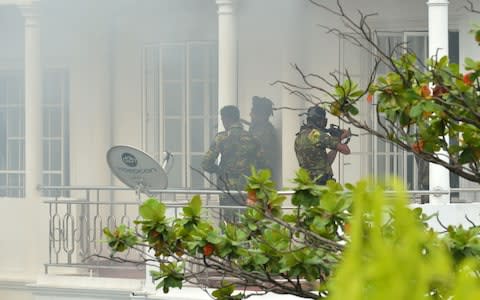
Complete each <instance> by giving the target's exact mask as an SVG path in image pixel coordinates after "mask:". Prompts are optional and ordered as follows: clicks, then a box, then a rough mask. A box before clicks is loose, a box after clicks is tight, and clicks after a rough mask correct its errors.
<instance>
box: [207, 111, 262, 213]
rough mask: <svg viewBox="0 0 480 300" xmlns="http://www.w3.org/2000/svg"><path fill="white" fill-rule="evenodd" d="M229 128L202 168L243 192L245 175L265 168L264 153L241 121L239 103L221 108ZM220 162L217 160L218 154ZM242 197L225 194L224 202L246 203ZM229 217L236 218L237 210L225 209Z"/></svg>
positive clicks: (224, 186)
mask: <svg viewBox="0 0 480 300" xmlns="http://www.w3.org/2000/svg"><path fill="white" fill-rule="evenodd" d="M220 116H221V119H222V123H223V127H224V128H225V131H222V132H219V133H218V134H217V135H216V136H215V139H214V141H213V142H212V144H211V145H210V149H209V150H208V151H207V153H205V155H204V157H203V161H202V168H203V169H204V170H205V171H207V172H209V173H213V174H216V175H217V179H218V185H219V187H220V188H222V189H224V190H226V191H243V190H244V189H245V185H246V178H245V176H248V175H250V168H251V166H257V165H258V164H260V165H261V166H262V167H263V165H262V163H261V162H262V161H263V154H262V151H261V148H260V144H259V142H258V141H257V140H256V139H255V138H254V137H253V136H252V135H251V134H250V133H248V132H247V131H246V130H244V129H243V127H242V124H241V123H240V112H239V110H238V108H237V107H236V106H233V105H227V106H225V107H223V108H222V109H221V110H220ZM219 156H220V157H221V158H220V163H219V164H218V165H217V164H216V163H215V161H216V160H217V158H218V157H219ZM244 204H245V203H244V201H243V200H242V198H241V197H238V196H235V195H231V194H228V195H222V196H221V197H220V205H225V206H238V205H244ZM223 215H224V218H225V220H227V221H231V222H232V221H234V220H235V210H234V209H225V208H224V209H223Z"/></svg>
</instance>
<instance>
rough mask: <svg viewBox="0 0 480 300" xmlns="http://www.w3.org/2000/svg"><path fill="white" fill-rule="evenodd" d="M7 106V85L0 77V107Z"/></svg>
mask: <svg viewBox="0 0 480 300" xmlns="http://www.w3.org/2000/svg"><path fill="white" fill-rule="evenodd" d="M5 104H7V85H6V82H5V79H4V77H3V76H0V105H5Z"/></svg>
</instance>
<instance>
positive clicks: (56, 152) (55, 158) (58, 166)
mask: <svg viewBox="0 0 480 300" xmlns="http://www.w3.org/2000/svg"><path fill="white" fill-rule="evenodd" d="M50 150H51V151H52V152H51V153H50V159H51V161H50V166H51V170H56V171H61V170H62V146H61V144H60V141H58V140H56V141H51V143H50Z"/></svg>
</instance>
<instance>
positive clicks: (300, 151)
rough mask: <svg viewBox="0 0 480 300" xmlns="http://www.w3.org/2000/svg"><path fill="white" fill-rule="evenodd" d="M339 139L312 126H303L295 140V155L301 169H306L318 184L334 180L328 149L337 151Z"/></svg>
mask: <svg viewBox="0 0 480 300" xmlns="http://www.w3.org/2000/svg"><path fill="white" fill-rule="evenodd" d="M338 143H339V138H336V137H332V136H330V135H329V134H328V133H327V132H324V131H321V130H320V129H318V128H315V127H311V126H303V127H302V128H301V129H300V132H299V133H297V137H296V138H295V154H296V155H297V160H298V163H299V165H300V167H302V168H304V169H306V170H307V171H308V172H309V173H310V176H311V177H312V178H313V179H316V183H317V184H321V185H323V184H325V183H326V181H327V180H328V179H332V177H333V172H332V167H331V166H330V164H329V163H328V159H327V151H326V149H327V148H329V149H335V148H336V146H337V144H338Z"/></svg>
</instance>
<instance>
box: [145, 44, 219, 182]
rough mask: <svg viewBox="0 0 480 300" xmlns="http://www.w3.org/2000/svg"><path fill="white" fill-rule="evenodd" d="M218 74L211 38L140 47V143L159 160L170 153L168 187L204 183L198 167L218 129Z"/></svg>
mask: <svg viewBox="0 0 480 300" xmlns="http://www.w3.org/2000/svg"><path fill="white" fill-rule="evenodd" d="M217 73H218V72H217V45H216V43H214V42H185V43H171V44H162V45H152V46H147V47H145V50H144V76H143V77H144V100H145V101H144V104H145V107H144V116H145V120H144V121H145V122H144V124H145V127H144V139H145V141H144V145H145V148H146V150H147V152H149V153H150V154H152V155H153V157H154V158H155V159H157V160H158V161H159V162H160V163H161V162H162V159H163V155H164V152H167V151H168V152H170V153H171V154H172V155H173V164H172V167H171V169H170V170H169V172H168V182H169V184H168V185H169V187H177V188H179V187H192V188H201V187H206V186H208V181H207V180H206V178H205V177H204V176H203V173H202V172H201V171H200V170H201V160H202V156H203V155H204V153H205V151H206V150H207V149H208V147H209V144H210V142H211V140H212V138H213V137H214V136H215V134H216V132H217V110H218V109H217V103H218V102H217V85H218V78H217ZM198 171H200V172H198Z"/></svg>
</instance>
